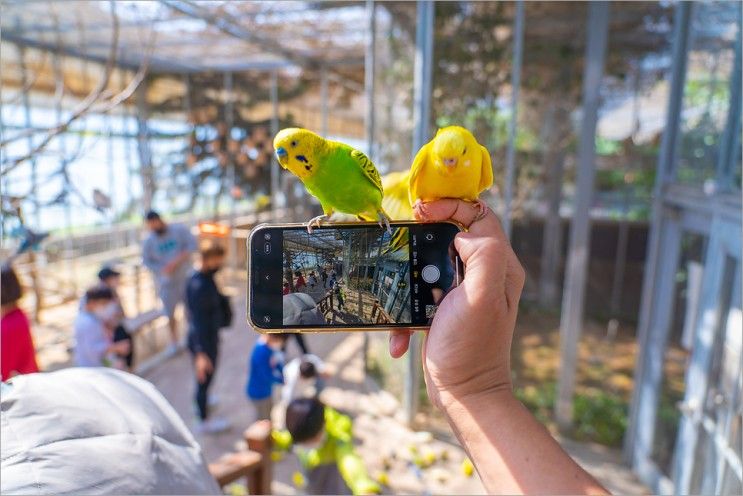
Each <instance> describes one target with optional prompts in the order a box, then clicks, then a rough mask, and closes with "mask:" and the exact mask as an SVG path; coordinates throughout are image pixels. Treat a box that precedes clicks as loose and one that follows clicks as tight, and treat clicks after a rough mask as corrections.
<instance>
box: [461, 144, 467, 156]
mask: <svg viewBox="0 0 743 496" xmlns="http://www.w3.org/2000/svg"><path fill="white" fill-rule="evenodd" d="M466 154H467V147H466V146H465V147H464V150H462V155H466Z"/></svg>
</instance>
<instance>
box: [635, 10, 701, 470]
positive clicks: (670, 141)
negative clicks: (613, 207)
mask: <svg viewBox="0 0 743 496" xmlns="http://www.w3.org/2000/svg"><path fill="white" fill-rule="evenodd" d="M692 10H693V3H692V2H679V3H678V4H677V5H676V14H675V18H674V35H673V36H674V41H673V62H672V65H671V74H670V81H671V90H670V92H669V95H668V110H667V112H666V119H667V121H666V126H665V129H664V131H663V139H662V141H661V149H660V153H659V155H658V166H657V174H656V176H655V188H654V193H653V215H652V220H651V223H650V239H649V240H648V249H647V258H646V262H645V274H644V278H643V283H642V300H641V301H642V307H641V308H640V318H639V324H638V327H637V334H638V342H639V348H638V349H639V350H640V355H639V357H638V359H637V363H636V365H635V374H634V377H635V380H636V381H637V384H638V387H636V388H635V389H634V392H633V397H632V405H631V408H630V420H629V425H630V426H632V428H631V429H629V430H628V431H627V435H626V436H625V445H624V455H625V459H626V461H627V462H629V463H631V464H632V466H633V467H634V468H635V469H638V468H641V467H640V464H641V463H643V462H644V461H645V460H646V459H649V457H650V456H651V450H652V442H653V436H654V423H655V413H656V412H657V406H658V402H657V398H658V396H657V394H656V393H657V392H658V390H659V387H660V380H661V377H660V376H658V377H655V376H656V375H657V371H658V370H660V367H658V366H657V364H656V363H655V362H657V360H658V357H659V356H660V355H659V353H660V354H661V355H662V353H663V351H664V350H663V349H653V350H652V352H651V350H650V349H648V346H649V345H651V344H652V343H654V342H662V341H663V340H658V339H657V336H653V334H659V333H661V332H664V331H663V330H662V329H660V331H651V326H650V321H651V317H652V314H653V309H654V307H655V306H656V304H657V302H655V301H653V299H654V298H653V295H655V294H656V286H657V285H660V284H662V283H663V281H661V280H659V278H658V276H659V274H660V273H662V272H663V270H662V266H663V264H664V261H665V260H667V259H668V256H669V255H668V254H667V253H663V252H662V251H661V249H660V248H661V239H662V234H663V232H664V231H665V230H666V226H667V225H668V224H669V223H670V219H667V218H666V215H665V213H664V206H663V204H664V198H663V194H664V191H665V187H666V185H667V184H668V182H669V181H670V180H672V178H673V176H674V173H673V172H669V171H673V170H674V169H675V166H674V164H673V162H674V161H675V155H676V154H675V152H674V150H675V148H676V144H677V143H678V134H679V129H680V126H681V108H682V99H683V94H684V92H683V89H684V86H685V85H686V65H687V56H688V50H689V31H690V25H691V16H692ZM641 421H642V422H641ZM641 423H644V424H647V425H640V424H641ZM650 424H652V425H650Z"/></svg>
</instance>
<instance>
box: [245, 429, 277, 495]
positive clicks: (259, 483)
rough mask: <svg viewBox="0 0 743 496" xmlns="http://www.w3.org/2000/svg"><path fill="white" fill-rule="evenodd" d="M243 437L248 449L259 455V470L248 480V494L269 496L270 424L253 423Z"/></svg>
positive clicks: (271, 464) (271, 472) (270, 465)
mask: <svg viewBox="0 0 743 496" xmlns="http://www.w3.org/2000/svg"><path fill="white" fill-rule="evenodd" d="M243 436H244V437H245V441H246V442H247V443H248V449H249V450H251V451H255V452H256V453H259V454H260V455H261V468H260V469H259V470H256V471H255V472H254V475H253V477H250V478H248V492H249V493H250V494H271V481H272V480H273V460H271V450H272V448H273V441H272V439H271V423H270V422H255V423H254V424H253V425H251V426H250V427H248V428H247V429H246V430H245V432H244V434H243Z"/></svg>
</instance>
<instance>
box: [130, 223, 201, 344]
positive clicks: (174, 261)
mask: <svg viewBox="0 0 743 496" xmlns="http://www.w3.org/2000/svg"><path fill="white" fill-rule="evenodd" d="M145 221H146V224H147V229H148V230H149V231H150V235H149V236H148V237H147V239H145V241H144V246H143V247H142V261H143V263H144V265H145V266H146V267H147V268H148V269H150V270H151V271H152V276H153V279H154V280H155V287H156V289H157V294H158V296H159V297H160V300H161V301H162V304H163V310H164V312H165V315H166V317H168V327H169V328H170V341H171V342H170V346H169V347H168V348H167V353H168V354H170V355H174V354H175V353H176V352H177V351H178V324H177V322H176V320H175V310H176V307H177V306H178V305H179V304H180V303H181V302H182V301H183V299H184V297H185V289H186V281H187V280H188V273H189V270H190V267H191V264H190V263H189V261H190V259H191V254H192V253H193V252H195V251H196V239H195V238H194V237H193V235H192V234H191V231H190V230H189V229H188V228H187V227H186V226H184V225H182V224H174V223H171V224H166V223H165V221H163V219H162V218H161V217H160V214H158V213H157V212H154V211H150V212H147V215H146V216H145Z"/></svg>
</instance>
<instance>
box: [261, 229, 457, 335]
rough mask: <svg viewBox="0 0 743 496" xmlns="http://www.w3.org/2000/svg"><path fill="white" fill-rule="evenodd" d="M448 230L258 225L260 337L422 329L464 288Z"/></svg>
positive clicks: (454, 233)
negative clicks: (290, 332)
mask: <svg viewBox="0 0 743 496" xmlns="http://www.w3.org/2000/svg"><path fill="white" fill-rule="evenodd" d="M458 232H459V228H458V227H457V226H456V225H455V224H452V223H448V222H442V223H425V224H423V223H415V222H393V223H392V225H391V230H390V231H388V230H387V229H383V228H380V227H379V226H378V225H377V224H372V223H358V224H335V225H333V224H330V225H325V226H322V227H319V228H315V229H314V230H313V232H312V233H308V232H307V229H306V227H305V226H303V225H291V226H286V225H282V226H278V225H276V226H271V225H261V226H257V227H256V228H255V229H253V231H252V232H251V235H250V237H249V240H248V245H249V246H248V250H249V253H250V257H249V261H248V263H249V274H250V277H249V282H248V286H249V287H248V298H249V301H250V305H249V320H250V321H251V324H252V325H253V326H254V327H256V328H257V329H258V330H263V331H269V330H273V331H280V330H283V329H300V330H301V329H324V328H328V329H329V330H332V329H361V328H363V329H374V328H378V329H383V328H389V327H425V326H428V325H430V322H431V320H432V318H433V316H434V314H435V312H436V307H437V305H438V303H439V302H440V301H441V299H442V298H443V297H444V295H445V294H446V293H447V291H449V290H450V289H452V288H453V287H456V286H457V285H458V284H459V283H460V282H461V277H462V275H463V269H462V266H461V262H460V261H459V257H458V255H457V253H456V250H455V249H454V236H455V235H456V234H457V233H458Z"/></svg>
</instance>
